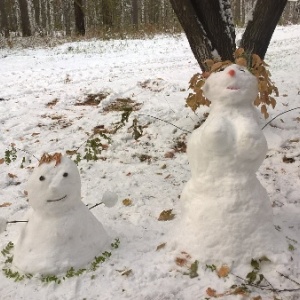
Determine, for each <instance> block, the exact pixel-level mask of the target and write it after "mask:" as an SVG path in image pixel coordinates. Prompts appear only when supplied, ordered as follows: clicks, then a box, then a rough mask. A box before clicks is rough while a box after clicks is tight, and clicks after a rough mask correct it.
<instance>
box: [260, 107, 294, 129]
mask: <svg viewBox="0 0 300 300" xmlns="http://www.w3.org/2000/svg"><path fill="white" fill-rule="evenodd" d="M296 109H300V106H299V107H295V108H292V109H289V110H286V111H284V112H282V113H280V114H278V115H277V116H275V117H274V118H273V119H272V120H270V121H269V122H268V123H267V124H265V125H264V127H263V128H262V129H261V130H264V129H265V128H266V127H267V126H268V125H269V124H270V123H271V122H273V121H274V120H275V119H276V118H278V117H279V116H281V115H284V114H286V113H288V112H290V111H293V110H296Z"/></svg>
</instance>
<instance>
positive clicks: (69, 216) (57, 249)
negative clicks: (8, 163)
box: [13, 153, 109, 274]
mask: <svg viewBox="0 0 300 300" xmlns="http://www.w3.org/2000/svg"><path fill="white" fill-rule="evenodd" d="M27 190H28V196H29V204H30V205H31V211H30V212H29V218H28V223H27V224H26V225H25V227H24V228H23V230H22V232H21V235H20V237H19V240H18V241H17V243H16V245H15V251H14V258H13V264H14V265H15V267H17V268H18V269H19V270H21V271H23V272H25V273H31V274H36V273H40V274H58V273H61V272H64V271H66V270H68V269H69V268H71V267H73V268H75V269H78V268H82V267H85V266H86V265H87V264H88V263H89V262H91V261H92V260H93V259H94V257H95V256H97V255H99V254H101V251H103V249H104V247H105V246H106V245H107V243H108V241H109V238H108V235H107V234H106V232H105V230H104V228H103V226H102V224H101V223H100V222H99V221H98V220H97V219H96V218H95V216H94V215H93V214H92V213H91V212H90V210H89V209H88V208H87V207H86V205H85V204H84V203H83V202H82V201H81V181H80V175H79V172H78V169H77V167H76V165H75V163H74V162H73V161H72V160H70V159H69V158H67V157H65V156H62V155H61V154H59V153H56V154H54V155H48V154H45V155H43V157H42V159H41V161H40V164H39V166H38V167H37V168H36V169H35V170H34V172H33V173H32V175H31V177H30V179H29V181H28V187H27Z"/></svg>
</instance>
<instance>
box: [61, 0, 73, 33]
mask: <svg viewBox="0 0 300 300" xmlns="http://www.w3.org/2000/svg"><path fill="white" fill-rule="evenodd" d="M63 16H64V27H65V33H66V35H67V36H70V35H71V2H70V0H64V1H63Z"/></svg>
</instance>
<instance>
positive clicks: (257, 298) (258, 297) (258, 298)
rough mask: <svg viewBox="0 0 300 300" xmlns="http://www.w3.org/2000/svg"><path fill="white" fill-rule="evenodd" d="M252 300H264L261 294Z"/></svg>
mask: <svg viewBox="0 0 300 300" xmlns="http://www.w3.org/2000/svg"><path fill="white" fill-rule="evenodd" d="M252 300H262V297H261V296H256V297H253V298H252Z"/></svg>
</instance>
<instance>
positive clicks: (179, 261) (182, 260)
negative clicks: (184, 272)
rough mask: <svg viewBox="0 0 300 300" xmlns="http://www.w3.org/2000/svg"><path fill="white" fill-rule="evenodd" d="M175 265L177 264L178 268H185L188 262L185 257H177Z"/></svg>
mask: <svg viewBox="0 0 300 300" xmlns="http://www.w3.org/2000/svg"><path fill="white" fill-rule="evenodd" d="M175 263H176V265H177V266H179V267H183V266H186V265H187V263H188V260H187V259H186V258H184V257H176V258H175Z"/></svg>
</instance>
